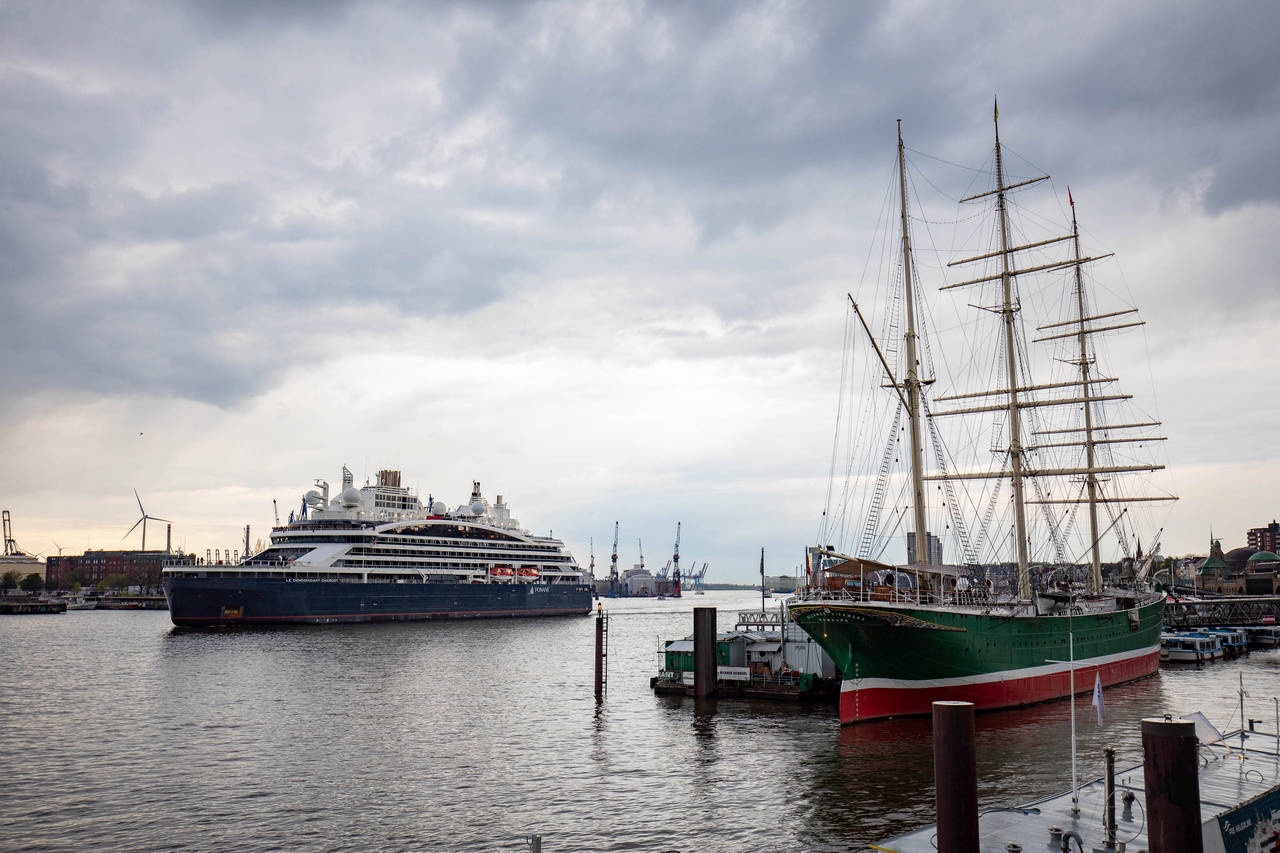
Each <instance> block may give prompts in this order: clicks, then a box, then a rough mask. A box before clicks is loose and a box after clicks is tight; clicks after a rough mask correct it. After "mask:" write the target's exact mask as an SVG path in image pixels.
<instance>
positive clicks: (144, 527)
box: [120, 489, 173, 551]
mask: <svg viewBox="0 0 1280 853" xmlns="http://www.w3.org/2000/svg"><path fill="white" fill-rule="evenodd" d="M133 497H134V499H136V500H137V501H138V512H140V513H141V514H142V517H141V518H139V519H138V520H137V521H135V522H134V523H133V527H130V528H129V533H126V534H125V535H124V536H121V537H120V541H122V542H123V541H124V540H125V539H128V538H129V535H130V534H132V533H133V531H135V530H137V529H138V525H139V524H141V525H142V550H143V551H146V550H147V519H150V520H152V521H163V522H166V523H169V524H172V523H173V522H171V521H169V519H167V518H157V517H156V516H154V515H147V511H146V509H144V508H143V506H142V498H140V497H138V490H137V489H134V490H133Z"/></svg>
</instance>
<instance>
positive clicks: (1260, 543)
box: [1249, 521, 1280, 553]
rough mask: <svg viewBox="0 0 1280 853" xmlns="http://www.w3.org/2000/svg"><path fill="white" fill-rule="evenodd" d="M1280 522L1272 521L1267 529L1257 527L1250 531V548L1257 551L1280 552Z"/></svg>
mask: <svg viewBox="0 0 1280 853" xmlns="http://www.w3.org/2000/svg"><path fill="white" fill-rule="evenodd" d="M1277 539H1280V522H1276V521H1272V522H1271V523H1270V524H1268V525H1267V526H1266V527H1255V528H1253V529H1252V530H1250V531H1249V547H1250V548H1252V549H1254V550H1255V551H1271V552H1272V553H1276V552H1277V551H1280V548H1277V545H1280V542H1277V541H1276V540H1277Z"/></svg>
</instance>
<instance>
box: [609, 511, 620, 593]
mask: <svg viewBox="0 0 1280 853" xmlns="http://www.w3.org/2000/svg"><path fill="white" fill-rule="evenodd" d="M609 597H610V598H617V597H618V522H616V521H615V522H614V523H613V556H612V557H610V558H609Z"/></svg>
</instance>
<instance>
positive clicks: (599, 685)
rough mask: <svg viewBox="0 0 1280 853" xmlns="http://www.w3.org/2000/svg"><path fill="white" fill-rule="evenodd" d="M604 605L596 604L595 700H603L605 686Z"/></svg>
mask: <svg viewBox="0 0 1280 853" xmlns="http://www.w3.org/2000/svg"><path fill="white" fill-rule="evenodd" d="M606 618H607V617H606V616H605V615H604V605H603V604H597V605H596V701H597V702H601V701H603V700H604V688H605V673H606V670H605V666H606V665H607V664H606V655H607V649H606V646H605V619H606Z"/></svg>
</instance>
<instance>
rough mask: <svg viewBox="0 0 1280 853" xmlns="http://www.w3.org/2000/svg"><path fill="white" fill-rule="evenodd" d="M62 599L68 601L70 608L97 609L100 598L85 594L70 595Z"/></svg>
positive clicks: (68, 607)
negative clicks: (89, 596)
mask: <svg viewBox="0 0 1280 853" xmlns="http://www.w3.org/2000/svg"><path fill="white" fill-rule="evenodd" d="M62 600H63V601H65V602H66V603H67V609H68V610H95V609H97V607H98V599H96V598H86V597H85V596H83V595H69V596H66V597H64V598H63V599H62Z"/></svg>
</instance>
